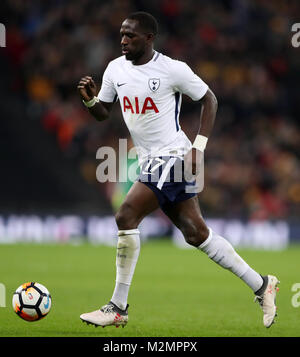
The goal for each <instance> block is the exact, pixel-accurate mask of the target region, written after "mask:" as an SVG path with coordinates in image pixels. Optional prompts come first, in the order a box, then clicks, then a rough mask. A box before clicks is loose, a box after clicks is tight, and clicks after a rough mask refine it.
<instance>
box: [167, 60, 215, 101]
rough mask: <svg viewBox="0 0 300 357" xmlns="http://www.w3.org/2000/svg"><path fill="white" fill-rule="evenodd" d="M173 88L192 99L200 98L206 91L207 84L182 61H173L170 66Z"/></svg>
mask: <svg viewBox="0 0 300 357" xmlns="http://www.w3.org/2000/svg"><path fill="white" fill-rule="evenodd" d="M172 72H173V73H172V76H173V88H174V90H175V91H179V92H180V93H182V94H186V95H187V96H188V97H190V98H191V99H192V100H195V101H196V100H200V99H201V98H202V97H203V96H204V95H205V93H206V92H207V89H208V85H207V84H206V83H205V82H204V81H203V80H202V79H201V78H200V77H199V76H197V75H196V74H195V73H194V72H193V71H192V70H191V68H190V67H189V66H188V65H187V64H186V63H184V62H181V61H174V65H173V66H172Z"/></svg>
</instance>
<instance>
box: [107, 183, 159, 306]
mask: <svg viewBox="0 0 300 357" xmlns="http://www.w3.org/2000/svg"><path fill="white" fill-rule="evenodd" d="M158 207H159V206H158V200H157V198H156V196H155V194H154V193H153V191H152V190H151V189H150V188H149V187H147V186H146V185H144V184H143V183H141V182H135V183H134V184H133V186H132V187H131V189H130V191H129V192H128V194H127V196H126V198H125V201H124V202H123V204H122V205H121V207H120V209H119V210H118V212H117V213H116V223H117V226H118V229H119V232H118V244H117V257H116V268H117V274H116V285H115V290H114V293H113V296H112V299H111V301H112V302H113V303H114V304H116V305H117V306H118V307H119V308H121V309H125V308H126V306H127V297H128V292H129V287H130V284H131V281H132V278H133V274H134V270H135V266H136V263H137V260H138V257H139V252H140V235H139V230H138V229H137V227H138V225H139V223H140V222H141V221H142V219H143V218H144V217H146V216H147V215H148V214H150V213H151V212H153V211H155V210H156V209H157V208H158Z"/></svg>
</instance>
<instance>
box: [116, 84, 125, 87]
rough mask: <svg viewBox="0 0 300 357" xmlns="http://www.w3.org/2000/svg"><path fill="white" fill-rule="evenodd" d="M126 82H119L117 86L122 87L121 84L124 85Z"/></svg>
mask: <svg viewBox="0 0 300 357" xmlns="http://www.w3.org/2000/svg"><path fill="white" fill-rule="evenodd" d="M124 84H126V83H117V86H118V87H121V86H123V85H124Z"/></svg>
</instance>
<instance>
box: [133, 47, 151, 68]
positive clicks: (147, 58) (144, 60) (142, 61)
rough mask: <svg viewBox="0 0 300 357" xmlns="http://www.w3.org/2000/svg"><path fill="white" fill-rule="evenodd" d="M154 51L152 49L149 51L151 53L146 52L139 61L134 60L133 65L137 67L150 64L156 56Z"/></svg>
mask: <svg viewBox="0 0 300 357" xmlns="http://www.w3.org/2000/svg"><path fill="white" fill-rule="evenodd" d="M154 52H155V51H154V49H153V48H151V49H149V51H147V52H145V53H144V54H143V56H141V57H139V58H138V59H136V60H132V61H131V62H132V64H133V65H135V66H141V65H143V64H146V63H148V62H149V61H151V59H152V58H153V56H154Z"/></svg>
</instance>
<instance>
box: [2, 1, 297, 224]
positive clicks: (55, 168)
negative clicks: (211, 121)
mask: <svg viewBox="0 0 300 357" xmlns="http://www.w3.org/2000/svg"><path fill="white" fill-rule="evenodd" d="M0 10H1V18H0V22H1V23H3V24H4V25H5V26H6V41H7V44H6V48H0V74H1V81H0V98H1V109H0V110H1V112H0V114H1V124H0V162H1V166H0V170H1V171H0V212H1V213H10V212H14V213H30V212H36V213H40V214H43V213H51V212H55V213H58V214H59V213H64V212H78V213H81V214H90V213H97V214H100V215H101V214H109V213H112V212H113V211H114V210H115V209H116V207H117V204H116V203H113V200H115V201H116V202H119V201H121V199H122V197H123V196H124V192H119V191H118V186H117V185H114V184H100V183H99V182H97V180H96V168H97V165H98V164H99V161H98V160H96V151H97V149H98V148H99V147H101V146H103V145H106V146H107V145H108V146H112V147H115V148H118V139H119V138H125V137H128V131H127V129H126V127H125V124H124V123H123V119H122V117H121V113H120V109H119V103H117V104H116V105H115V107H116V108H115V109H114V111H113V115H112V117H111V118H110V120H108V121H107V122H103V123H97V122H96V121H95V120H94V119H93V118H92V117H91V116H89V114H88V113H87V110H86V109H85V108H84V107H83V105H82V103H81V101H80V98H79V96H78V94H77V90H76V86H77V83H78V81H79V79H80V78H81V77H82V76H84V75H92V76H93V77H94V79H95V80H96V81H97V83H98V84H99V85H100V83H101V79H102V74H103V71H104V69H105V67H106V66H107V64H108V62H109V61H110V60H112V59H114V58H115V57H118V56H120V36H119V29H120V25H121V23H122V21H123V20H124V19H125V18H126V16H127V15H128V14H129V13H131V12H133V11H137V10H143V11H148V12H150V13H152V14H153V15H154V16H155V17H156V18H157V20H158V22H159V36H158V39H157V42H156V46H155V49H156V50H158V51H160V52H162V53H164V54H166V55H168V56H170V57H173V58H176V59H180V60H182V61H185V62H186V63H188V65H189V66H190V67H191V68H192V69H193V70H194V71H195V72H196V73H197V74H198V75H199V76H200V77H201V78H202V79H203V80H204V81H206V82H207V83H208V85H209V86H210V88H211V89H212V90H213V91H214V92H215V94H216V96H217V99H218V102H219V110H218V113H217V119H216V124H215V128H214V131H213V134H212V136H211V138H210V140H209V143H208V146H207V150H206V156H205V189H204V191H203V192H202V193H201V194H200V196H199V197H200V202H201V207H202V210H203V212H204V213H205V215H206V216H213V217H217V216H220V217H224V218H226V217H241V218H246V219H278V218H284V219H287V218H288V219H293V218H297V216H298V215H299V202H300V166H299V143H300V130H299V124H298V122H299V118H300V105H299V103H300V91H299V83H300V52H299V51H300V47H299V48H294V47H293V46H292V44H291V38H292V35H293V33H292V32H291V27H292V24H293V23H295V22H300V2H299V1H296V0H295V1H284V0H282V1H266V0H265V1H258V0H257V1H255V0H254V1H250V0H248V1H247V0H226V1H225V0H224V1H220V0H215V1H212V0H207V1H204V0H202V1H193V0H184V1H183V0H182V1H180V0H178V1H175V0H173V1H171V0H163V1H158V0H152V1H151V2H150V1H145V0H144V1H143V0H140V1H129V0H127V1H124V0H122V1H120V0H119V1H99V0H97V1H96V0H73V1H63V0H60V1H59V0H55V1H54V0H49V1H37V0H31V1H22V0H9V1H6V2H1V5H0ZM200 110H201V105H200V103H198V102H196V103H195V102H192V101H191V100H189V99H185V100H184V101H183V104H182V111H181V125H182V128H183V129H184V130H185V131H186V133H187V135H188V136H189V138H190V139H191V140H192V141H193V140H194V138H195V135H196V132H197V130H198V125H199V115H200ZM116 196H117V198H116Z"/></svg>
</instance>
